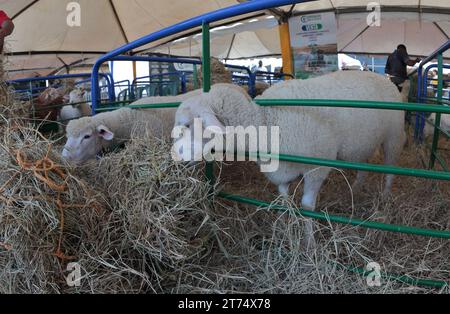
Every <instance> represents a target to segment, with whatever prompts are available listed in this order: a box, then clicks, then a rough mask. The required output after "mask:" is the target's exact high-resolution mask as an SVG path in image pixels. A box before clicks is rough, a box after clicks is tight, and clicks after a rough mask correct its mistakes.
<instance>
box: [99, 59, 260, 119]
mask: <svg viewBox="0 0 450 314" xmlns="http://www.w3.org/2000/svg"><path fill="white" fill-rule="evenodd" d="M107 61H112V62H113V61H138V62H161V63H180V64H192V65H201V64H202V61H201V60H199V59H197V58H178V57H161V56H126V55H119V56H114V57H111V59H110V60H107ZM104 62H106V61H104ZM224 66H225V67H226V68H228V69H234V70H238V71H244V72H246V73H247V75H248V77H249V94H250V95H251V96H252V97H254V96H255V82H256V76H255V74H254V73H252V72H251V71H250V69H249V68H247V67H245V66H240V65H232V64H224ZM94 67H95V66H94ZM156 75H158V74H156ZM181 80H182V82H181V83H182V92H183V93H184V92H186V77H184V78H183V77H182V78H181ZM133 83H134V82H133ZM92 93H94V90H93V91H92ZM129 95H130V97H131V98H132V99H134V98H135V97H134V96H135V95H134V91H133V88H131V89H130V92H129ZM97 104H98V102H97ZM93 111H94V106H93ZM94 114H95V111H94Z"/></svg>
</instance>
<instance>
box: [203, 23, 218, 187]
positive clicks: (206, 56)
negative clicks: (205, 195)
mask: <svg viewBox="0 0 450 314" xmlns="http://www.w3.org/2000/svg"><path fill="white" fill-rule="evenodd" d="M202 45H203V46H202V50H203V59H202V61H203V65H202V68H203V72H202V74H203V92H205V93H208V92H209V91H210V90H211V42H210V34H209V24H208V23H203V25H202ZM205 174H206V178H207V179H208V181H209V182H210V183H211V185H214V184H215V181H216V180H215V177H214V163H213V162H207V163H206V169H205Z"/></svg>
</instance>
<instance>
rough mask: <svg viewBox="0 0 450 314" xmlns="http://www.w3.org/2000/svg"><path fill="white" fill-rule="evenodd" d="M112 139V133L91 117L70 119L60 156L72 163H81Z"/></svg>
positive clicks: (94, 155)
mask: <svg viewBox="0 0 450 314" xmlns="http://www.w3.org/2000/svg"><path fill="white" fill-rule="evenodd" d="M113 139H114V133H113V132H112V131H111V130H110V129H109V128H108V127H107V126H105V125H103V124H101V123H96V121H95V120H94V119H92V118H91V117H86V118H81V119H78V120H73V121H70V122H69V124H68V125H67V142H66V145H65V146H64V150H63V152H62V156H63V157H64V158H65V159H67V160H68V161H69V162H71V163H74V164H82V163H84V162H86V161H89V160H92V159H95V158H96V156H97V155H98V154H99V153H100V152H101V151H102V149H103V148H104V147H106V146H107V143H108V142H111V141H112V140H113Z"/></svg>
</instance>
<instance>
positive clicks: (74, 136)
mask: <svg viewBox="0 0 450 314" xmlns="http://www.w3.org/2000/svg"><path fill="white" fill-rule="evenodd" d="M200 93H201V90H196V91H192V92H190V93H187V94H183V95H179V96H164V97H147V98H142V99H140V100H138V101H136V102H134V103H132V104H131V105H142V104H156V103H174V102H181V101H183V100H185V99H187V97H191V96H194V95H198V94H200ZM174 121H175V109H173V108H161V109H142V110H133V109H129V108H122V109H119V110H116V111H112V112H107V113H101V114H98V115H96V116H93V117H84V118H81V119H78V120H72V121H70V122H69V124H68V125H67V130H66V137H67V143H66V145H65V147H64V150H63V153H62V155H63V157H64V158H66V159H67V160H69V161H71V162H73V163H77V164H80V163H83V162H85V161H88V160H91V159H94V158H95V157H96V156H97V155H98V154H99V153H100V152H101V151H102V150H108V149H110V148H112V147H116V146H117V145H119V144H121V143H123V142H125V141H126V140H128V139H129V138H130V136H131V135H132V133H133V131H137V132H138V133H135V134H136V135H139V131H142V132H147V131H148V132H150V134H152V135H153V136H155V137H158V138H165V139H170V134H171V131H172V127H173V124H174Z"/></svg>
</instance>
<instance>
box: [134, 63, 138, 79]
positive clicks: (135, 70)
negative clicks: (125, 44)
mask: <svg viewBox="0 0 450 314" xmlns="http://www.w3.org/2000/svg"><path fill="white" fill-rule="evenodd" d="M136 78H137V67H136V61H133V80H134V81H135V80H136Z"/></svg>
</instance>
